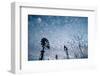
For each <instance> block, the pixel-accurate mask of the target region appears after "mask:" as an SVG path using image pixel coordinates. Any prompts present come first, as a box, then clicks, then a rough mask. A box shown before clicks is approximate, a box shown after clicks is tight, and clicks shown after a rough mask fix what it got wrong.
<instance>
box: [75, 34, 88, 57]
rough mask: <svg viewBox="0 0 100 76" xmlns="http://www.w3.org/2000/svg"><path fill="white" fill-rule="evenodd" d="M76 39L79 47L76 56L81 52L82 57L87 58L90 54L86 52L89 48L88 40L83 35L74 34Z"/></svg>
mask: <svg viewBox="0 0 100 76" xmlns="http://www.w3.org/2000/svg"><path fill="white" fill-rule="evenodd" d="M74 41H75V42H76V44H77V48H78V50H79V53H77V54H75V57H77V58H78V55H79V54H80V58H87V57H88V55H87V54H86V53H84V50H87V48H88V45H87V40H85V39H84V38H83V36H81V35H76V36H74ZM83 49H84V50H83Z"/></svg>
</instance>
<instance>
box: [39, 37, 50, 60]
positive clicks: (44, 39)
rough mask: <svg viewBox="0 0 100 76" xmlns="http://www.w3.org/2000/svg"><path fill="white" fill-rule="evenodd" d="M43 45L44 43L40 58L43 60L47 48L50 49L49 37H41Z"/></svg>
mask: <svg viewBox="0 0 100 76" xmlns="http://www.w3.org/2000/svg"><path fill="white" fill-rule="evenodd" d="M41 45H42V50H41V54H40V57H39V60H43V59H44V53H45V49H50V44H49V40H48V39H47V38H42V39H41Z"/></svg>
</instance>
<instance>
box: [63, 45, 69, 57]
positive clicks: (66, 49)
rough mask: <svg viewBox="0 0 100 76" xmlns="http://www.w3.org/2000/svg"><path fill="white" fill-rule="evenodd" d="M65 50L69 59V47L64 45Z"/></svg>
mask: <svg viewBox="0 0 100 76" xmlns="http://www.w3.org/2000/svg"><path fill="white" fill-rule="evenodd" d="M64 51H65V52H66V56H67V59H69V54H68V48H67V47H66V46H65V45H64Z"/></svg>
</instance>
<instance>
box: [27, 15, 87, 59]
mask: <svg viewBox="0 0 100 76" xmlns="http://www.w3.org/2000/svg"><path fill="white" fill-rule="evenodd" d="M75 35H81V36H83V40H86V41H87V39H88V38H87V37H88V17H78V16H45V15H28V59H31V60H36V59H38V56H39V55H40V51H41V49H42V47H41V43H40V41H41V39H42V38H43V37H45V38H47V39H48V40H49V42H50V46H51V47H52V48H57V49H62V47H63V46H64V45H67V42H68V41H70V40H72V39H73V38H74V36H75ZM49 52H50V51H49Z"/></svg>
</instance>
